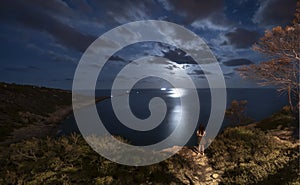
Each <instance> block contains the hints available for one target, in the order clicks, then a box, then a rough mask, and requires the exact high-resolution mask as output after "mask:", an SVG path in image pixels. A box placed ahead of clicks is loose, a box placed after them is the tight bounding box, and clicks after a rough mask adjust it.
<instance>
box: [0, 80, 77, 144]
mask: <svg viewBox="0 0 300 185" xmlns="http://www.w3.org/2000/svg"><path fill="white" fill-rule="evenodd" d="M0 102H1V104H0V141H1V140H4V139H5V138H6V137H7V136H9V135H10V134H11V133H12V131H13V130H14V129H17V128H21V127H24V126H28V125H29V124H42V123H45V124H47V123H49V122H53V120H50V117H51V114H52V113H54V112H55V111H57V110H58V109H60V108H64V107H65V106H70V105H71V92H70V91H65V90H59V89H49V88H44V87H36V86H30V85H15V84H7V83H0Z"/></svg>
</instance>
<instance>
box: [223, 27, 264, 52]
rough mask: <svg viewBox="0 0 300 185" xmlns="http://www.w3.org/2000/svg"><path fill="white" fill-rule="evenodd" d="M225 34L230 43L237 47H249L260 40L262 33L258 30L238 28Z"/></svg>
mask: <svg viewBox="0 0 300 185" xmlns="http://www.w3.org/2000/svg"><path fill="white" fill-rule="evenodd" d="M225 36H226V37H227V39H228V42H229V44H231V45H233V46H234V47H235V48H249V47H250V46H252V45H253V44H254V43H255V42H256V41H257V40H258V38H259V37H260V34H259V33H258V32H257V31H250V30H247V29H244V28H236V29H235V30H234V31H231V32H228V33H226V34H225ZM225 44H226V43H225ZM227 44H228V43H227Z"/></svg>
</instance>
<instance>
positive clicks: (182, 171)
mask: <svg viewBox="0 0 300 185" xmlns="http://www.w3.org/2000/svg"><path fill="white" fill-rule="evenodd" d="M176 155H177V156H176ZM176 155H175V156H174V157H173V158H171V159H170V161H171V163H173V164H174V165H173V168H171V169H172V173H173V174H174V175H175V176H176V177H177V178H178V179H180V181H181V182H183V183H184V184H193V185H216V184H219V182H220V181H221V177H222V174H223V172H222V171H216V170H214V169H212V167H211V166H210V164H209V163H208V158H207V157H206V155H197V150H196V148H195V147H183V148H182V149H181V150H180V151H179V152H178V153H177V154H176ZM175 160H176V161H175Z"/></svg>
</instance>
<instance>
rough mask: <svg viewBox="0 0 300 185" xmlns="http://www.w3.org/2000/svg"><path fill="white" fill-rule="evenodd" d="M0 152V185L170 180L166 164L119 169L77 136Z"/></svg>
mask: <svg viewBox="0 0 300 185" xmlns="http://www.w3.org/2000/svg"><path fill="white" fill-rule="evenodd" d="M119 139H121V138H119ZM121 140H122V139H121ZM0 151H1V153H0V166H1V169H0V184H133V183H136V184H140V183H142V182H145V181H146V180H149V181H151V182H161V183H169V182H171V181H173V180H174V177H173V176H172V175H171V174H170V171H169V168H168V165H169V163H168V162H161V163H158V164H154V165H150V166H145V167H132V166H124V165H119V164H116V163H113V162H111V161H109V160H106V159H105V158H103V157H101V156H100V155H99V154H97V153H96V152H94V151H93V150H92V149H91V148H90V146H89V145H87V144H86V142H85V141H84V139H83V138H82V137H81V136H80V135H77V134H72V135H70V136H62V137H59V138H49V137H48V138H44V139H36V138H32V139H28V140H25V141H22V142H19V143H16V144H11V145H10V146H9V147H7V148H6V149H5V150H4V149H0Z"/></svg>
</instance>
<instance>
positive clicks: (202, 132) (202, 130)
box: [197, 124, 206, 155]
mask: <svg viewBox="0 0 300 185" xmlns="http://www.w3.org/2000/svg"><path fill="white" fill-rule="evenodd" d="M205 135H206V132H205V128H204V126H203V125H202V124H201V125H200V126H199V129H198V130H197V137H198V142H197V144H198V155H200V154H202V155H204V145H205V144H206V140H205Z"/></svg>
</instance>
